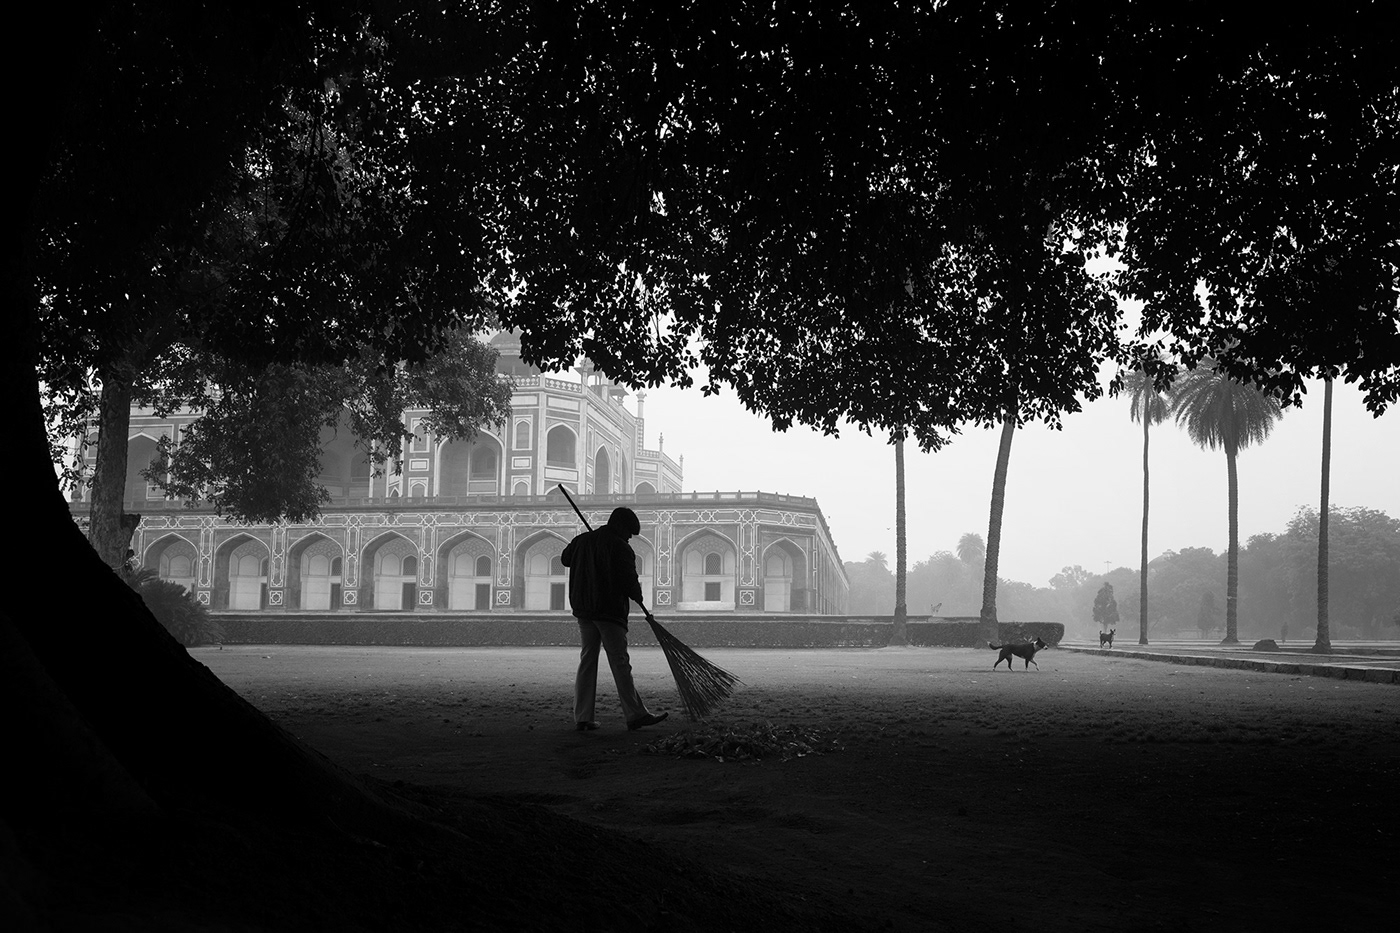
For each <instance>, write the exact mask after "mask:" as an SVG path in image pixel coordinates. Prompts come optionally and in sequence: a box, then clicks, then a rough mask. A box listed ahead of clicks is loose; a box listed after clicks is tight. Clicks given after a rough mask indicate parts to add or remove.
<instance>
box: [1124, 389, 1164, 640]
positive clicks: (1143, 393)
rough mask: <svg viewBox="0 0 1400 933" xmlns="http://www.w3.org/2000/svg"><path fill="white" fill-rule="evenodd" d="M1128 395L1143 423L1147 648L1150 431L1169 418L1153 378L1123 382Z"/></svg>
mask: <svg viewBox="0 0 1400 933" xmlns="http://www.w3.org/2000/svg"><path fill="white" fill-rule="evenodd" d="M1123 385H1124V388H1125V389H1127V392H1128V404H1129V405H1130V406H1131V407H1130V409H1129V411H1130V413H1131V414H1132V417H1133V420H1134V421H1139V422H1141V423H1142V563H1141V565H1140V566H1141V568H1142V569H1141V575H1140V579H1139V582H1138V644H1139V645H1145V644H1147V490H1148V474H1147V431H1148V428H1150V427H1151V426H1152V425H1154V424H1161V423H1162V421H1164V420H1165V419H1166V417H1167V410H1168V403H1167V399H1165V398H1164V397H1163V396H1162V393H1160V392H1158V391H1157V386H1156V384H1155V383H1154V382H1153V380H1152V376H1151V375H1150V374H1149V373H1147V372H1146V371H1145V370H1142V369H1138V370H1134V371H1133V372H1131V373H1129V374H1128V375H1127V377H1126V378H1125V379H1124V380H1123Z"/></svg>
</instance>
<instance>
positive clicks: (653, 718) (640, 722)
mask: <svg viewBox="0 0 1400 933" xmlns="http://www.w3.org/2000/svg"><path fill="white" fill-rule="evenodd" d="M669 715H671V714H670V713H662V714H661V715H659V716H658V715H657V714H656V713H647V714H646V715H645V716H641V717H639V718H637V719H634V720H632V721H631V722H629V723H628V724H627V728H628V729H633V730H635V729H641V728H642V727H643V726H654V725H656V724H657V723H658V722H661V721H662V720H663V719H665V718H666V717H667V716H669Z"/></svg>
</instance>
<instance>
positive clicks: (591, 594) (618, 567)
mask: <svg viewBox="0 0 1400 933" xmlns="http://www.w3.org/2000/svg"><path fill="white" fill-rule="evenodd" d="M559 559H560V561H562V562H563V564H564V566H565V567H568V568H569V607H570V608H571V609H572V610H573V612H574V617H575V618H578V619H606V620H607V621H609V622H616V623H617V624H618V625H621V626H622V627H623V628H626V627H627V611H628V609H629V608H630V607H629V606H628V603H627V601H628V599H635V600H636V601H637V602H638V603H640V602H641V601H642V583H641V580H639V579H638V578H637V556H636V555H635V554H633V553H632V548H631V547H629V546H628V544H627V542H626V541H625V540H623V538H622V537H621V536H620V535H618V534H617V533H616V532H614V531H613V530H612V529H611V528H608V527H607V526H606V525H605V526H604V527H602V528H599V529H597V530H596V531H585V532H584V533H583V534H581V535H579V536H578V537H576V538H574V540H572V541H570V542H569V544H568V546H567V547H565V548H564V553H563V554H561V555H560V557H559Z"/></svg>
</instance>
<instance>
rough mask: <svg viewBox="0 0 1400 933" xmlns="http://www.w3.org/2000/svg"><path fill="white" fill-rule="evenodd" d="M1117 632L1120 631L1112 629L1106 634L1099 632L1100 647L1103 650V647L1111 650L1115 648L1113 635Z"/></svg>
mask: <svg viewBox="0 0 1400 933" xmlns="http://www.w3.org/2000/svg"><path fill="white" fill-rule="evenodd" d="M1116 631H1118V629H1116V628H1111V629H1109V630H1108V631H1106V632H1099V647H1100V648H1103V647H1105V646H1107V647H1109V648H1112V647H1113V633H1114V632H1116Z"/></svg>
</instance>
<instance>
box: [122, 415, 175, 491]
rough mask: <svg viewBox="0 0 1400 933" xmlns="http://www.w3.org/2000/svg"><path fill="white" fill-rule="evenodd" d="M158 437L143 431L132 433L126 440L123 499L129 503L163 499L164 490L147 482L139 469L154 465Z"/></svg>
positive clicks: (158, 452)
mask: <svg viewBox="0 0 1400 933" xmlns="http://www.w3.org/2000/svg"><path fill="white" fill-rule="evenodd" d="M158 444H159V441H158V439H156V438H154V437H152V436H151V435H149V434H146V433H144V432H142V433H140V434H134V435H132V436H131V437H129V438H127V441H126V491H125V492H124V493H123V496H124V497H125V500H126V501H127V502H130V503H136V502H144V501H146V500H147V499H164V498H165V492H164V491H163V490H162V489H161V488H160V486H158V485H156V484H155V483H152V482H148V481H147V479H146V477H144V476H142V475H141V471H142V470H145V469H148V468H150V467H153V466H156V465H157V463H158V462H159V460H160V449H159V447H158Z"/></svg>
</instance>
